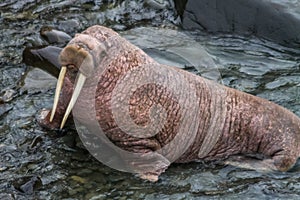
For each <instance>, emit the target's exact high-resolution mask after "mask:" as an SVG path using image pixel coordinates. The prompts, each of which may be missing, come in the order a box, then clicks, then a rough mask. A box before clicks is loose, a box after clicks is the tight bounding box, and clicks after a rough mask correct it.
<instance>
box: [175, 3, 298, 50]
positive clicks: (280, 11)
mask: <svg viewBox="0 0 300 200" xmlns="http://www.w3.org/2000/svg"><path fill="white" fill-rule="evenodd" d="M175 2H177V9H178V10H179V13H182V24H183V27H184V28H186V29H200V30H204V31H208V32H212V33H230V34H231V33H234V34H243V35H250V34H253V35H256V36H258V37H261V38H265V39H269V40H272V41H275V42H277V43H280V44H283V45H287V46H292V47H299V46H300V11H299V10H300V3H299V2H298V1H293V0H284V1H278V0H187V3H186V5H183V4H182V2H181V3H178V2H179V0H177V1H175ZM179 4H181V5H179Z"/></svg>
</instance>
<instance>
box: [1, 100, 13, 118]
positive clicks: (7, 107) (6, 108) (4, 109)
mask: <svg viewBox="0 0 300 200" xmlns="http://www.w3.org/2000/svg"><path fill="white" fill-rule="evenodd" d="M12 109H13V107H12V106H10V105H7V104H1V103H0V119H1V117H2V116H3V115H5V114H7V113H8V112H9V111H10V110H12Z"/></svg>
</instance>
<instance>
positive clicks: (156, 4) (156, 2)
mask: <svg viewBox="0 0 300 200" xmlns="http://www.w3.org/2000/svg"><path fill="white" fill-rule="evenodd" d="M145 3H146V4H147V5H148V6H151V7H153V8H156V9H166V8H168V7H170V6H171V5H170V1H168V0H146V1H145Z"/></svg>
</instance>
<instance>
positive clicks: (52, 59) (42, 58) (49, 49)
mask: <svg viewBox="0 0 300 200" xmlns="http://www.w3.org/2000/svg"><path fill="white" fill-rule="evenodd" d="M61 50H62V49H61V48H59V47H54V46H42V47H33V48H29V47H27V48H25V50H24V51H23V62H24V63H25V64H26V65H29V66H32V67H38V68H40V69H42V70H44V71H46V72H48V73H50V74H51V75H52V76H54V77H58V75H59V71H60V64H59V62H58V56H59V54H60V52H61Z"/></svg>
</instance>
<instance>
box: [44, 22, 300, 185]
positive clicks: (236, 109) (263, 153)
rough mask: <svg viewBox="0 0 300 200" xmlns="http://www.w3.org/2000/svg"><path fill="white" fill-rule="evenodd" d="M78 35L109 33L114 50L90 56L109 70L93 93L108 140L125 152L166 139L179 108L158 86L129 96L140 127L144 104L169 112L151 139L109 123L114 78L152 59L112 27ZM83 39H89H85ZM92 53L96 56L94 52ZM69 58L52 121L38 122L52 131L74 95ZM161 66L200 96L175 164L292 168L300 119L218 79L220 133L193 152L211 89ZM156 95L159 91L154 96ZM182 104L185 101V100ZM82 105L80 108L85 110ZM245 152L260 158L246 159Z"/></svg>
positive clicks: (160, 144) (104, 35)
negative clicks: (190, 138)
mask: <svg viewBox="0 0 300 200" xmlns="http://www.w3.org/2000/svg"><path fill="white" fill-rule="evenodd" d="M83 34H87V35H89V36H90V37H93V38H96V39H97V40H98V41H100V42H104V41H107V40H108V39H109V38H110V37H112V36H114V37H115V38H114V41H115V43H114V45H116V49H118V50H113V48H112V50H111V51H108V55H110V56H107V57H105V58H101V60H99V59H98V60H97V58H95V60H96V64H95V65H96V66H97V65H98V66H99V67H101V66H102V67H103V66H105V67H108V66H109V67H108V68H109V69H110V70H108V71H107V72H106V73H104V74H102V75H101V76H102V77H100V79H99V80H100V81H99V83H98V88H97V94H96V96H97V101H96V109H97V119H98V121H99V124H100V125H101V127H102V128H103V130H104V131H105V133H106V135H107V136H108V138H110V140H111V141H112V142H114V144H116V145H118V146H119V147H121V148H123V149H125V150H127V151H133V152H142V153H146V152H151V151H155V150H157V149H159V148H161V147H163V146H164V145H166V144H167V143H168V142H170V141H171V140H172V139H173V138H174V136H175V135H176V133H177V130H178V127H179V126H180V124H179V123H178V119H179V118H180V114H179V113H180V112H179V110H178V109H179V106H178V105H177V104H178V102H176V100H174V99H173V98H171V97H170V94H169V93H167V92H166V91H165V90H163V89H162V88H160V87H157V86H155V85H152V86H147V87H148V88H141V89H140V90H137V91H136V92H135V93H134V95H133V96H132V98H131V104H130V105H131V106H130V108H129V109H130V111H131V117H132V119H133V120H134V121H135V123H136V124H139V125H143V124H147V123H148V122H149V117H148V114H149V109H150V107H151V106H149V105H151V104H153V103H156V104H161V105H162V106H163V107H164V108H165V109H166V110H168V120H167V122H166V124H165V127H164V129H163V130H162V131H161V132H159V133H158V134H157V135H156V136H155V137H152V138H147V139H138V138H133V137H131V136H129V135H128V134H126V133H124V132H123V131H122V130H121V129H120V128H119V127H118V126H117V124H116V122H115V121H114V118H113V115H112V111H111V107H110V100H111V95H112V91H113V89H114V87H115V84H116V82H117V81H118V78H119V77H120V76H121V75H123V74H126V72H128V71H129V70H132V69H133V68H136V67H141V66H145V65H146V64H151V63H155V61H154V60H152V59H151V58H150V57H148V56H147V55H146V54H145V53H144V52H143V51H141V50H140V49H138V48H137V47H135V46H133V45H132V44H130V43H129V42H124V41H123V40H122V43H121V42H120V43H118V38H121V37H120V36H118V34H117V33H115V32H114V31H112V30H111V29H108V28H105V27H101V26H93V27H90V28H89V29H87V30H86V31H84V32H83ZM79 38H80V37H77V39H76V37H75V43H76V41H77V42H78V40H80V39H79ZM72 43H74V40H73V41H71V42H70V44H72ZM85 43H88V41H85ZM120 49H121V51H120ZM116 52H117V53H116ZM93 56H94V57H95V55H93ZM71 57H72V56H71V55H69V54H68V53H66V52H65V53H64V52H62V53H61V56H60V58H61V62H66V61H68V62H70V63H63V64H64V65H65V64H69V65H70V66H72V65H73V66H74V65H75V70H73V71H72V70H68V74H67V76H66V78H65V83H64V86H63V89H62V95H61V96H60V100H59V105H58V109H57V111H56V115H55V118H54V121H53V122H52V123H50V122H49V115H50V113H48V115H47V116H45V117H44V118H42V119H41V120H40V121H39V123H40V124H41V125H42V126H43V127H47V128H51V129H53V128H58V127H59V126H60V122H61V120H62V117H63V115H64V112H65V109H66V107H67V105H68V103H69V101H70V98H71V95H72V93H73V89H72V87H73V82H74V76H76V73H77V71H76V64H75V63H76V62H77V61H73V62H71V61H70V60H72V59H75V60H76V58H71ZM161 67H167V68H168V69H169V70H173V71H174V70H175V71H176V73H182V74H184V76H185V77H187V78H188V80H189V81H190V83H191V84H193V85H194V86H195V87H196V88H197V96H198V97H199V105H200V112H201V118H200V119H198V120H199V121H200V126H199V129H198V131H197V135H196V138H195V142H193V144H192V145H191V146H190V147H189V149H188V150H187V151H186V152H185V153H184V154H183V155H182V156H180V158H179V159H177V161H176V162H190V161H197V160H204V161H215V160H223V161H225V163H226V162H227V163H229V164H233V165H238V166H241V167H245V168H251V169H256V170H261V171H287V170H289V169H290V168H291V167H293V165H294V164H295V162H296V160H297V158H298V156H299V151H300V149H299V148H300V145H299V142H300V130H299V128H300V120H299V118H298V117H297V116H295V115H294V114H293V113H291V112H289V111H288V110H286V109H284V108H282V107H280V106H278V105H276V104H274V103H272V102H269V101H267V100H264V99H261V98H258V97H255V96H252V95H249V94H246V93H243V92H240V91H237V90H234V89H231V88H228V87H224V86H221V85H218V84H217V83H213V84H216V85H217V86H218V87H222V88H223V89H224V90H225V91H226V96H225V97H224V102H225V104H226V105H225V106H226V107H225V108H226V111H225V112H226V115H224V116H225V119H224V124H222V126H223V128H222V131H221V135H220V137H219V138H218V140H217V141H216V144H215V145H214V147H213V148H212V150H211V151H210V152H209V153H208V154H207V155H205V156H204V157H201V158H199V157H198V152H199V149H200V147H201V145H203V144H202V143H203V140H204V138H205V136H206V134H207V129H208V127H209V125H210V124H209V119H211V117H213V116H211V114H210V106H209V105H210V104H211V103H213V102H211V101H210V100H211V97H212V96H211V95H214V91H211V89H210V88H208V87H206V85H205V84H204V82H206V80H205V79H203V78H201V77H199V76H196V75H193V74H190V73H188V72H185V71H182V70H179V69H176V68H172V67H168V66H163V65H162V66H161ZM74 74H75V75H74ZM98 78H99V77H96V79H95V80H98ZM125 87H126V86H125ZM145 87H146V86H145ZM87 92H88V91H87ZM157 94H161V95H160V96H157ZM186 103H187V104H189V103H190V102H186ZM82 109H83V111H84V108H82ZM87 117H88V116H83V117H82V120H83V121H84V120H85V121H86V122H87V121H88V120H89V119H88V118H87ZM183 139H184V138H183ZM174 152H176V149H174ZM249 156H254V157H258V158H260V159H255V158H253V157H251V158H250V157H249ZM166 168H167V166H162V167H161V169H160V170H157V171H154V172H151V173H147V174H141V177H142V178H146V179H149V180H157V176H158V175H159V174H160V173H162V172H163V171H164V170H165V169H166Z"/></svg>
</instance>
